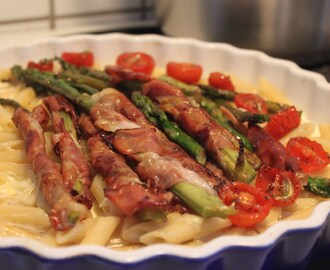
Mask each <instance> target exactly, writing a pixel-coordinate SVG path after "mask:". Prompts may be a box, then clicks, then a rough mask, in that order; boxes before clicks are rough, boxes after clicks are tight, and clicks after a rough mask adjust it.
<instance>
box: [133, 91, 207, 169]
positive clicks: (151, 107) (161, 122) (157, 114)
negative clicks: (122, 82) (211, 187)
mask: <svg viewBox="0 0 330 270" xmlns="http://www.w3.org/2000/svg"><path fill="white" fill-rule="evenodd" d="M132 101H133V102H134V104H135V105H136V106H137V107H138V108H139V109H140V110H141V111H142V112H143V113H144V114H145V116H146V117H147V118H148V119H149V121H150V122H151V123H153V124H154V125H156V126H157V127H159V128H160V129H162V130H163V131H164V132H165V134H166V135H167V136H168V137H169V139H170V140H171V141H173V142H175V143H177V144H179V145H180V146H181V147H182V148H183V149H184V150H186V151H187V152H188V153H189V154H190V155H192V156H193V157H194V158H196V160H197V161H198V162H199V163H200V164H202V165H205V162H206V154H205V150H204V148H203V147H202V146H201V145H200V144H198V143H197V142H196V141H195V140H194V139H193V138H191V137H190V136H189V135H187V134H186V133H185V132H183V131H182V130H181V129H180V128H179V127H178V126H177V124H176V123H173V122H172V121H170V120H169V119H168V118H167V116H166V114H165V113H164V112H163V111H162V110H160V109H159V108H158V107H157V106H156V105H155V104H154V103H153V102H152V101H151V99H150V98H148V97H146V96H144V95H142V94H141V93H140V92H137V91H135V92H133V93H132Z"/></svg>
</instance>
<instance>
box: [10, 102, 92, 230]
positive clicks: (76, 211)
mask: <svg viewBox="0 0 330 270" xmlns="http://www.w3.org/2000/svg"><path fill="white" fill-rule="evenodd" d="M13 122H14V123H15V125H16V127H17V129H18V131H19V133H20V134H21V136H22V137H23V139H24V144H25V149H26V153H27V157H28V159H29V160H30V161H31V162H32V168H33V171H34V173H35V174H36V175H37V179H38V182H39V184H40V188H41V191H42V194H43V196H44V198H45V200H46V202H47V203H48V204H49V206H50V208H51V212H50V221H51V223H52V225H53V227H54V228H55V229H56V230H67V229H69V228H71V227H73V225H74V224H75V223H76V222H77V221H78V220H81V219H84V218H86V217H87V216H89V211H88V209H87V208H86V206H84V205H83V204H80V203H78V202H76V201H75V200H74V199H72V198H71V196H70V194H69V193H68V192H67V190H66V188H65V187H64V185H63V179H62V175H61V173H60V170H59V168H58V166H57V165H56V163H55V162H54V161H52V160H51V159H50V158H49V157H48V156H47V154H46V150H45V139H44V136H43V130H42V128H41V126H40V124H39V122H38V121H37V120H36V119H35V118H34V117H33V116H32V115H31V114H30V113H29V112H27V111H26V110H24V109H22V108H18V109H16V111H15V113H14V115H13Z"/></svg>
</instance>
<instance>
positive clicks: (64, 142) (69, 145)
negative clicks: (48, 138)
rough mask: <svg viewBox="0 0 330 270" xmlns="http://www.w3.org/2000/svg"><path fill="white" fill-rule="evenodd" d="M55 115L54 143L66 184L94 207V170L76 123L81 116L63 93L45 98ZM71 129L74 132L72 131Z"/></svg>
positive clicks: (78, 197)
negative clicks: (87, 157)
mask: <svg viewBox="0 0 330 270" xmlns="http://www.w3.org/2000/svg"><path fill="white" fill-rule="evenodd" d="M43 103H44V104H45V105H46V106H47V108H48V109H49V111H50V112H51V115H52V120H53V128H54V131H55V134H54V135H53V137H52V144H53V146H54V149H55V152H56V153H57V154H58V155H59V157H60V159H61V173H62V177H63V183H64V185H65V187H66V188H67V190H68V191H69V192H70V194H71V196H72V197H73V198H74V199H75V200H76V201H78V202H80V203H82V204H84V205H86V207H87V208H88V209H90V208H91V207H92V193H91V191H90V187H91V173H90V169H89V166H88V164H87V162H86V160H85V158H84V156H83V154H82V152H81V150H80V148H79V147H78V145H79V143H78V142H77V137H76V130H75V127H74V125H75V124H74V123H76V121H77V116H76V113H75V110H74V108H73V107H72V105H71V104H70V103H69V102H68V101H67V100H66V99H65V98H64V97H62V96H60V95H53V96H49V97H46V98H44V99H43ZM69 132H70V133H69Z"/></svg>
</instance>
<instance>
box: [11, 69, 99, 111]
mask: <svg viewBox="0 0 330 270" xmlns="http://www.w3.org/2000/svg"><path fill="white" fill-rule="evenodd" d="M11 70H12V73H13V75H14V76H15V77H16V78H17V79H18V80H23V81H25V82H27V83H31V82H32V83H34V84H37V85H39V86H42V87H44V88H46V89H48V90H51V91H52V92H54V93H57V94H60V95H63V96H65V97H67V98H68V99H69V100H71V101H72V102H74V103H76V104H78V105H79V106H80V107H82V108H83V109H84V110H86V111H89V110H90V109H91V107H92V106H93V101H92V99H91V98H90V96H89V95H84V94H80V92H79V91H78V90H77V89H75V88H73V87H72V86H70V85H69V84H68V83H66V82H65V81H64V80H63V79H56V78H55V76H54V75H53V74H51V73H46V72H40V71H38V70H36V69H26V70H23V69H22V68H21V67H20V66H14V67H13V68H12V69H11Z"/></svg>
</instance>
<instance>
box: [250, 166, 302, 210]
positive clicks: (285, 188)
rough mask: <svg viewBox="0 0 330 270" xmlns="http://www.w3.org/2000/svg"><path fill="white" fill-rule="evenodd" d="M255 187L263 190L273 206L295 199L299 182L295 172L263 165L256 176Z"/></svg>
mask: <svg viewBox="0 0 330 270" xmlns="http://www.w3.org/2000/svg"><path fill="white" fill-rule="evenodd" d="M256 188H257V189H258V190H260V191H262V192H265V193H266V194H267V195H268V196H269V197H270V198H271V199H272V200H273V205H274V206H280V207H283V206H287V205H291V204H293V203H294V202H295V200H296V199H297V197H298V195H299V193H300V190H301V184H300V180H299V179H298V177H297V176H296V174H295V173H293V172H289V171H285V170H281V169H277V168H273V167H267V166H263V167H261V169H260V170H259V171H258V174H257V177H256Z"/></svg>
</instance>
